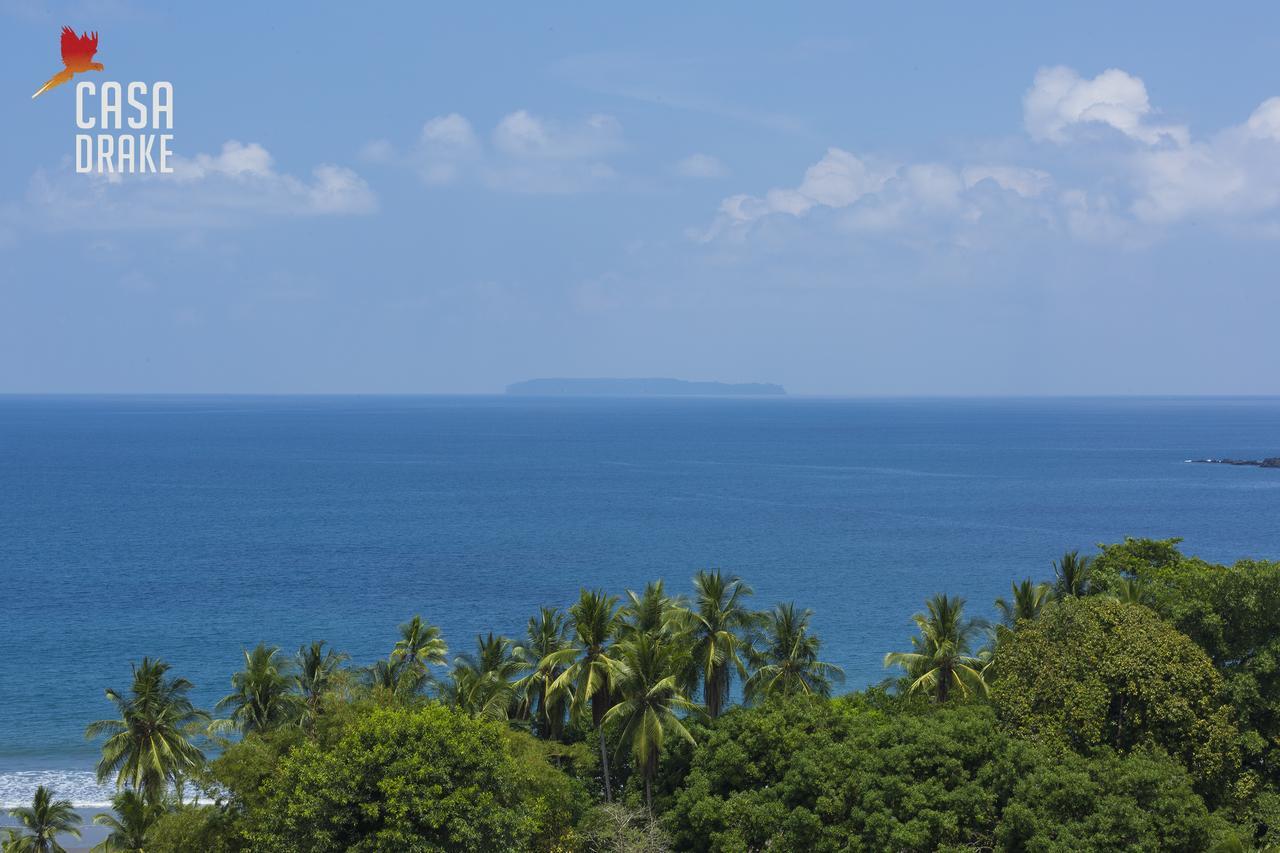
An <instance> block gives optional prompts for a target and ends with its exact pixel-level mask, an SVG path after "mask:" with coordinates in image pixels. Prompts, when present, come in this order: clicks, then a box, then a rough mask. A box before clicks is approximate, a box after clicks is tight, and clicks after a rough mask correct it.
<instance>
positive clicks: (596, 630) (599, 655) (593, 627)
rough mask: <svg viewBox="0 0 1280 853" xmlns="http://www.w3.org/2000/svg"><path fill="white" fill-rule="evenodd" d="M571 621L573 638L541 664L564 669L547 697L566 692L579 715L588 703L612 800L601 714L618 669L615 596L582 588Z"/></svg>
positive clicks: (610, 701) (608, 797) (607, 793)
mask: <svg viewBox="0 0 1280 853" xmlns="http://www.w3.org/2000/svg"><path fill="white" fill-rule="evenodd" d="M569 618H570V619H571V620H572V622H573V639H572V640H571V641H570V642H569V644H568V645H566V646H565V648H563V649H561V650H560V651H558V652H554V653H552V654H551V655H549V656H548V657H546V658H544V659H543V661H542V663H541V664H540V666H563V667H564V671H563V672H561V673H560V675H559V676H558V677H557V678H556V680H555V681H554V682H552V684H551V690H550V697H551V698H553V699H554V698H559V697H561V696H567V695H569V693H568V691H569V690H570V689H572V697H573V698H572V705H571V707H572V709H573V712H574V713H575V714H577V715H579V716H581V715H582V714H583V713H584V709H585V707H586V705H587V703H590V704H591V723H592V725H594V726H595V729H596V732H597V733H598V735H599V738H600V771H601V776H602V778H603V780H604V798H605V801H606V802H612V801H613V787H612V784H611V783H610V781H609V752H608V748H607V746H606V745H605V736H604V725H603V723H604V715H605V714H606V713H607V712H608V711H609V708H610V707H612V705H613V680H614V676H615V673H616V672H617V671H618V669H619V663H618V661H617V660H616V659H615V658H613V657H611V654H612V649H611V648H610V645H609V644H610V643H611V642H612V641H613V638H614V636H615V635H616V634H617V632H618V628H619V621H620V620H619V618H618V597H617V596H616V595H608V594H606V593H605V592H603V591H601V590H586V589H584V590H582V592H581V594H580V595H579V597H578V601H577V603H575V604H574V605H573V606H572V607H570V608H569Z"/></svg>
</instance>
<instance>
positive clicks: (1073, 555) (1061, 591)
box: [1053, 551, 1092, 598]
mask: <svg viewBox="0 0 1280 853" xmlns="http://www.w3.org/2000/svg"><path fill="white" fill-rule="evenodd" d="M1089 562H1090V560H1089V558H1088V557H1081V556H1080V552H1079V551H1068V552H1067V553H1065V554H1063V555H1062V559H1061V560H1054V562H1053V574H1054V577H1055V578H1057V580H1056V581H1055V583H1054V585H1053V591H1054V594H1055V595H1057V596H1058V598H1083V597H1084V596H1086V595H1088V594H1089V593H1090V592H1092V588H1091V585H1090V583H1089V572H1090V566H1089Z"/></svg>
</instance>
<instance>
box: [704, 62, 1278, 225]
mask: <svg viewBox="0 0 1280 853" xmlns="http://www.w3.org/2000/svg"><path fill="white" fill-rule="evenodd" d="M1023 107H1024V121H1025V126H1026V130H1027V132H1028V134H1029V135H1030V136H1031V137H1032V138H1033V139H1035V140H1039V141H1048V142H1053V143H1055V146H1054V147H1053V148H1046V147H1037V148H1033V149H1030V150H1031V152H1032V153H1034V154H1036V155H1038V156H1041V157H1045V158H1047V159H1049V160H1050V161H1053V162H1055V163H1058V164H1059V165H1065V166H1066V167H1067V172H1068V173H1069V174H1070V175H1071V180H1070V181H1069V182H1063V181H1062V180H1059V179H1055V177H1054V176H1053V175H1052V174H1051V173H1050V170H1049V169H1046V168H1035V167H1033V166H1028V165H1013V164H1008V163H991V162H989V161H988V162H978V163H972V164H967V165H960V166H951V165H948V164H943V163H888V162H884V161H880V160H877V159H876V158H874V157H871V156H867V155H859V154H854V153H851V152H849V151H845V150H843V149H840V148H829V149H828V150H827V152H826V153H825V154H824V155H823V157H822V158H821V159H820V160H819V161H818V162H817V163H815V164H813V165H812V166H810V167H809V168H808V169H807V170H806V171H805V173H804V176H803V178H802V179H801V181H800V183H799V185H798V186H795V187H775V188H773V189H769V190H766V191H764V192H763V193H760V194H748V193H739V194H736V195H731V196H728V197H727V198H725V199H724V200H723V201H722V202H721V204H720V208H719V210H718V211H717V215H716V218H715V220H714V222H713V223H712V225H711V227H710V228H709V229H706V230H703V231H701V232H698V231H693V232H691V233H692V234H693V236H695V237H696V239H700V240H704V241H705V240H711V239H714V238H716V237H719V236H723V235H735V234H736V235H737V236H738V237H743V236H745V235H746V234H748V233H751V231H752V229H753V228H755V227H756V226H755V224H756V223H758V222H761V221H762V220H765V219H767V218H771V217H791V218H800V219H803V218H807V217H810V216H812V215H814V214H815V213H816V212H820V211H824V210H831V211H839V214H838V215H837V216H836V217H834V218H833V217H826V218H827V219H832V221H835V222H838V223H839V225H840V226H842V232H841V233H843V234H844V235H846V237H847V235H848V234H849V233H850V232H872V231H874V232H878V233H881V234H883V233H885V232H888V231H890V230H896V231H898V232H900V233H902V234H903V235H904V236H911V237H912V238H913V239H916V238H922V237H927V236H928V235H932V236H933V237H935V238H937V239H942V240H950V241H953V242H966V243H969V244H973V243H974V242H977V241H978V240H979V239H980V238H981V237H980V235H978V234H977V232H976V229H977V228H978V227H983V228H987V229H990V228H994V227H999V228H1005V229H1008V228H1025V227H1033V228H1036V229H1040V230H1046V231H1048V232H1054V233H1058V234H1065V235H1069V236H1071V237H1073V238H1076V239H1079V240H1086V241H1102V242H1109V243H1115V244H1120V245H1126V246H1141V245H1148V244H1150V243H1151V242H1152V241H1154V240H1157V239H1159V238H1160V237H1161V236H1162V235H1163V234H1164V233H1166V231H1167V229H1168V227H1170V226H1173V225H1176V224H1178V223H1183V222H1188V221H1195V222H1196V223H1197V224H1203V225H1212V226H1217V227H1222V228H1228V229H1231V230H1233V231H1236V232H1238V233H1248V234H1251V235H1253V236H1257V237H1264V238H1267V239H1274V238H1276V237H1278V236H1280V97H1273V98H1270V99H1268V100H1266V101H1264V102H1263V103H1262V104H1260V105H1259V106H1258V108H1257V109H1255V110H1254V111H1253V113H1252V114H1251V115H1250V116H1249V117H1248V118H1247V119H1245V120H1244V121H1243V122H1241V123H1240V124H1237V125H1233V126H1230V127H1227V128H1225V129H1223V130H1220V131H1218V132H1217V133H1214V134H1212V135H1209V136H1206V137H1203V138H1195V137H1193V136H1192V134H1191V132H1190V130H1189V128H1188V127H1186V126H1184V125H1178V124H1167V123H1161V122H1159V121H1158V116H1159V112H1158V110H1157V109H1156V108H1155V107H1153V106H1152V104H1151V101H1150V98H1149V97H1148V95H1147V87H1146V84H1145V83H1144V82H1143V81H1142V80H1141V79H1140V78H1139V77H1136V76H1134V75H1132V74H1129V73H1128V72H1125V71H1122V70H1119V69H1110V70H1108V71H1104V72H1102V73H1101V74H1099V75H1097V76H1096V77H1093V78H1086V77H1082V76H1081V75H1080V74H1079V73H1077V72H1076V71H1074V70H1072V69H1070V68H1065V67H1055V68H1043V69H1041V70H1040V71H1039V72H1038V73H1037V74H1036V77H1035V81H1034V83H1033V85H1032V87H1031V89H1030V90H1029V91H1028V92H1027V94H1026V97H1025V99H1024V102H1023ZM1090 128H1100V129H1102V130H1103V131H1104V133H1103V134H1101V135H1100V134H1098V133H1091V132H1089V129H1090ZM1006 147H1007V145H1006ZM1067 149H1070V151H1069V154H1068V153H1067ZM1015 150H1016V149H1015ZM1058 151H1061V152H1063V153H1057V152H1058ZM1024 156H1025V155H1024ZM772 233H779V232H778V231H777V229H772Z"/></svg>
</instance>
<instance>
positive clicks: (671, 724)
mask: <svg viewBox="0 0 1280 853" xmlns="http://www.w3.org/2000/svg"><path fill="white" fill-rule="evenodd" d="M688 654H689V653H688V650H687V649H686V648H684V647H682V646H681V645H680V644H678V643H674V642H671V641H670V640H668V639H664V638H663V637H660V636H655V635H653V634H649V633H639V634H636V635H635V636H634V637H632V638H631V639H629V640H625V641H623V642H622V643H621V646H620V659H621V664H622V665H621V666H620V667H619V668H618V675H617V677H616V684H615V686H616V690H617V694H618V697H619V701H618V704H616V705H614V706H613V707H612V708H610V709H609V712H608V713H607V714H605V716H604V724H605V725H607V726H617V727H619V728H620V730H621V732H620V734H619V737H618V748H619V749H623V748H625V747H628V746H629V747H630V748H631V754H632V759H633V761H634V762H635V768H636V769H637V770H638V771H639V772H640V775H641V778H643V779H644V802H645V805H646V806H647V807H648V809H649V814H650V815H652V814H653V780H654V777H655V776H657V773H658V756H659V755H660V754H661V753H662V743H663V741H664V740H665V739H666V737H667V735H668V734H675V735H677V736H679V737H681V738H684V739H685V740H687V741H688V742H689V743H693V735H691V734H689V730H688V729H686V728H685V727H684V723H682V722H681V721H680V718H679V717H678V716H677V715H676V712H677V711H686V712H688V711H693V710H696V709H697V707H698V706H697V705H695V704H694V703H692V702H690V701H689V699H688V697H686V696H685V695H684V692H683V691H682V690H681V689H680V681H679V673H680V672H681V671H682V670H683V668H684V665H685V663H686V660H685V658H687V657H688Z"/></svg>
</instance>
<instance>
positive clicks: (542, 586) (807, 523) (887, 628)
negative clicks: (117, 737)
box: [0, 397, 1280, 805]
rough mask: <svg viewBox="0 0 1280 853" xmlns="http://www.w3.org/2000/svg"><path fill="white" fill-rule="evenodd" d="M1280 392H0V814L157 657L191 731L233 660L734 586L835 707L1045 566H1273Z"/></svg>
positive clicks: (470, 636) (67, 758)
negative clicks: (811, 648) (957, 608)
mask: <svg viewBox="0 0 1280 853" xmlns="http://www.w3.org/2000/svg"><path fill="white" fill-rule="evenodd" d="M1274 455H1280V399H1275V398H1266V399H1258V398H1249V399H1226V398H1221V399H1186V398H1181V399H1023V400H843V399H840V400H838V399H788V398H783V399H750V400H748V399H647V400H625V399H531V398H505V397H363V398H360V397H280V398H267V397H96V398H89V397H80V398H72V397H59V398H54V397H44V398H22V397H0V589H2V590H3V607H2V608H0V804H5V805H8V804H10V803H12V802H14V801H19V800H26V799H28V798H29V791H30V789H31V788H33V787H34V785H35V784H36V782H37V781H39V780H53V781H54V782H55V784H56V785H57V787H58V789H59V791H60V792H61V793H63V794H70V795H72V796H73V798H74V799H75V800H76V801H77V802H78V803H90V802H97V801H100V800H101V799H103V796H102V795H101V794H100V793H97V792H95V791H94V790H93V788H92V786H91V785H89V784H88V783H87V782H88V779H89V776H88V774H87V770H88V769H89V768H91V767H92V764H93V761H94V756H95V754H96V746H95V745H94V744H89V743H86V742H85V741H84V739H83V736H82V732H83V730H84V726H85V724H86V723H88V722H90V721H91V720H94V719H97V718H99V717H102V716H108V715H109V713H110V711H111V710H112V709H111V706H110V705H109V704H108V703H107V701H106V700H105V699H104V698H103V695H102V691H103V688H104V687H107V686H112V685H116V686H121V687H123V686H126V685H127V684H128V680H129V663H130V661H135V660H138V659H139V658H141V657H142V656H143V655H151V656H158V657H162V658H164V659H165V660H167V661H170V662H171V663H172V664H173V665H174V670H175V672H176V673H179V674H181V675H183V676H186V677H187V678H189V679H190V680H192V681H194V682H195V683H196V685H197V688H198V691H197V698H198V699H199V701H200V702H201V703H203V704H204V705H206V706H211V705H212V703H213V702H214V701H216V699H217V698H219V697H220V696H222V695H223V694H225V693H226V692H228V689H229V679H230V676H231V674H232V672H233V671H234V670H235V669H236V668H237V667H238V666H239V664H240V660H241V659H240V655H241V649H242V648H243V647H245V646H249V645H253V644H255V643H257V642H258V641H260V640H265V641H267V642H269V643H273V644H278V645H281V646H283V647H285V648H286V649H289V650H292V649H295V648H297V646H299V645H300V644H302V643H304V642H307V641H310V640H312V639H324V640H327V641H329V642H330V643H333V644H334V645H336V646H338V647H339V648H342V649H345V650H347V651H348V652H350V653H351V654H352V656H353V657H354V659H355V661H356V662H357V663H360V664H365V663H369V662H371V661H372V660H374V659H375V658H377V657H381V656H384V655H385V654H386V653H387V652H388V651H389V650H390V647H391V645H392V643H393V642H394V639H395V636H396V626H397V624H398V623H400V622H403V621H405V620H406V619H407V618H408V617H410V616H411V615H413V614H414V613H421V614H423V616H424V617H425V618H426V619H428V620H429V621H432V622H435V623H437V624H439V625H441V626H442V627H443V629H444V633H445V636H446V639H447V640H448V641H449V644H450V648H451V651H465V650H469V649H470V647H471V646H472V644H473V643H474V637H475V634H476V633H477V632H480V631H488V630H490V629H493V630H495V631H500V632H507V633H513V632H518V631H522V630H523V627H524V624H525V622H526V621H527V619H528V618H529V616H530V615H532V614H533V613H534V612H535V611H536V609H537V607H538V606H539V605H542V604H561V605H564V604H568V603H569V602H570V601H572V600H573V599H574V598H575V597H576V595H577V590H578V588H579V587H580V586H583V585H588V586H602V587H607V588H609V589H611V590H614V591H616V592H618V593H621V592H622V591H623V590H624V589H626V588H635V589H638V588H640V587H641V586H642V585H643V584H644V582H645V581H646V580H648V579H651V578H658V577H661V578H665V579H666V581H667V583H668V586H669V587H670V588H671V589H673V590H676V591H679V590H683V589H685V588H686V587H687V586H688V579H689V577H690V576H691V575H692V574H693V573H694V572H695V571H696V570H697V569H699V568H703V567H714V566H718V567H722V568H725V569H727V570H731V571H733V572H736V573H738V574H740V575H742V576H743V577H744V578H746V579H747V580H748V581H749V582H750V583H751V584H752V585H753V586H754V587H755V589H756V592H757V595H756V603H757V604H758V605H759V606H761V607H764V606H766V605H769V604H772V603H773V602H776V601H779V600H784V599H793V600H795V601H796V602H798V603H800V604H801V605H804V606H807V607H811V608H813V610H814V611H815V612H816V615H815V617H814V626H815V628H816V630H817V631H818V633H819V634H820V635H821V637H822V639H823V650H824V653H825V656H826V658H827V659H828V660H830V661H832V662H835V663H839V664H841V665H842V666H844V667H845V669H846V671H847V673H848V680H847V686H848V687H850V688H853V687H861V686H864V685H867V684H870V683H874V682H877V681H879V680H881V679H882V678H884V677H885V672H884V670H883V669H882V667H881V658H882V656H883V654H884V652H885V651H888V650H892V649H900V648H905V647H906V646H907V644H908V637H909V636H910V633H911V625H910V621H909V620H910V616H911V614H912V613H913V612H915V611H916V610H917V609H919V608H920V607H921V604H922V602H923V600H924V598H925V597H926V596H928V595H930V594H932V593H935V592H940V591H946V592H950V593H956V594H960V595H964V596H966V597H968V599H969V600H970V602H971V606H972V607H973V609H974V615H986V614H989V613H990V611H991V607H990V602H991V600H992V599H993V598H994V597H995V596H997V595H1001V594H1005V593H1007V591H1008V588H1009V583H1010V581H1011V580H1012V579H1014V578H1020V577H1023V576H1026V575H1033V576H1039V577H1044V576H1047V575H1048V574H1049V573H1050V561H1051V560H1052V559H1054V558H1055V557H1057V556H1058V555H1060V554H1061V553H1062V552H1063V551H1064V550H1065V549H1070V548H1081V549H1084V550H1086V551H1089V550H1092V549H1093V546H1094V545H1095V544H1096V543H1098V542H1103V541H1116V540H1119V539H1122V538H1123V537H1124V536H1126V535H1133V536H1159V537H1165V536H1182V537H1185V540H1186V541H1185V543H1184V548H1185V549H1186V550H1187V551H1189V552H1192V553H1196V554H1199V555H1201V556H1204V557H1207V558H1211V559H1215V560H1224V561H1231V560H1235V559H1237V558H1240V557H1245V556H1254V557H1280V523H1278V521H1280V471H1275V470H1260V469H1256V468H1234V467H1227V466H1215V465H1188V464H1184V462H1183V460H1185V459H1188V458H1192V457H1205V456H1236V457H1249V458H1256V457H1261V456H1274Z"/></svg>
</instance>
